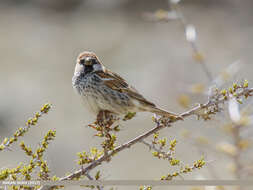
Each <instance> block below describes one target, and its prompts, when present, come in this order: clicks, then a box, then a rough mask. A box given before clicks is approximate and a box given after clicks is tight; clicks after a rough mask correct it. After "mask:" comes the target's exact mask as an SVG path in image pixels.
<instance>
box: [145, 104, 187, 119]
mask: <svg viewBox="0 0 253 190" xmlns="http://www.w3.org/2000/svg"><path fill="white" fill-rule="evenodd" d="M149 111H150V112H152V113H155V114H157V115H160V116H163V117H166V118H169V119H171V120H183V117H181V116H180V115H177V114H175V113H171V112H168V111H166V110H162V109H160V108H157V107H152V108H151V109H150V110H149Z"/></svg>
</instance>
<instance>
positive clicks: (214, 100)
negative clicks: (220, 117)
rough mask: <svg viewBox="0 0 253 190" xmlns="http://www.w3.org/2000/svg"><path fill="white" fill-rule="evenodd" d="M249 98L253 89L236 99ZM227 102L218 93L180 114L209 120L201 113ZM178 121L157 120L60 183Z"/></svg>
mask: <svg viewBox="0 0 253 190" xmlns="http://www.w3.org/2000/svg"><path fill="white" fill-rule="evenodd" d="M243 96H245V97H248V96H253V88H242V89H241V91H240V92H238V93H237V94H236V97H237V98H239V97H243ZM226 101H228V97H227V96H225V94H224V93H217V94H216V95H213V96H211V97H210V98H209V100H208V101H207V102H206V103H205V104H199V105H198V106H196V107H194V108H192V109H190V110H188V111H186V112H184V113H182V114H180V116H181V117H183V118H187V117H189V116H193V115H196V116H198V118H199V117H201V118H203V119H208V118H206V117H205V116H203V115H202V114H201V113H202V111H204V110H208V109H209V108H213V107H215V108H217V109H216V111H214V113H213V114H215V113H217V112H218V111H219V105H220V104H222V103H225V102H226ZM177 121H178V120H169V121H168V120H167V121H164V120H163V119H155V123H156V126H155V127H154V128H152V129H151V130H149V131H147V132H145V133H143V134H141V135H139V136H137V137H135V138H134V139H132V140H130V141H128V142H126V143H124V144H122V145H120V146H118V147H116V148H115V149H114V150H111V151H109V152H108V154H106V155H105V154H104V155H102V156H101V157H100V158H98V159H97V160H95V161H93V162H92V163H90V164H89V165H88V166H87V167H85V168H83V169H79V170H77V171H76V172H73V173H71V174H69V175H67V176H65V177H62V178H60V179H59V180H60V181H63V180H72V179H75V178H79V177H80V176H82V175H86V174H87V173H88V172H90V171H91V170H92V169H94V168H96V167H97V166H99V165H101V164H102V163H103V162H105V161H107V160H108V159H110V158H111V157H112V156H113V155H115V154H116V153H119V152H121V151H123V150H125V149H127V148H130V147H131V146H133V145H134V144H136V143H140V142H143V140H144V139H146V138H147V137H149V136H150V135H152V134H154V133H156V132H158V131H160V130H162V129H164V128H167V127H172V126H173V125H172V123H175V122H177ZM53 187H54V186H42V187H41V188H40V190H49V189H52V188H53Z"/></svg>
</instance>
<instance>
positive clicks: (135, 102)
mask: <svg viewBox="0 0 253 190" xmlns="http://www.w3.org/2000/svg"><path fill="white" fill-rule="evenodd" d="M72 86H73V88H74V89H75V91H76V92H77V93H78V94H79V95H80V97H81V100H82V102H83V103H84V105H85V107H86V108H87V110H88V111H89V112H90V113H92V114H95V115H96V116H97V117H98V115H99V114H100V112H101V111H108V112H110V113H112V114H115V115H118V116H124V115H126V114H128V113H131V112H151V113H154V114H156V115H159V116H161V117H165V118H169V119H182V117H181V116H179V115H177V114H175V113H172V112H168V111H166V110H163V109H161V108H159V107H157V106H156V105H155V104H154V103H152V102H151V101H149V100H147V99H146V98H144V97H143V95H141V94H140V93H139V92H138V91H137V90H136V89H135V88H134V87H133V86H131V85H129V84H128V82H126V80H124V79H123V78H122V77H121V76H120V75H119V74H117V73H115V72H112V71H110V70H109V69H107V68H106V67H105V66H104V65H103V64H102V62H101V61H100V60H99V58H98V57H97V56H96V54H95V53H93V52H90V51H84V52H82V53H80V54H79V56H78V57H77V60H76V66H75V70H74V75H73V77H72Z"/></svg>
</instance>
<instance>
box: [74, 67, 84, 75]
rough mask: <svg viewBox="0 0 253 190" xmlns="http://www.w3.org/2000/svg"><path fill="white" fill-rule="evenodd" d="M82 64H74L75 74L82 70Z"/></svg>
mask: <svg viewBox="0 0 253 190" xmlns="http://www.w3.org/2000/svg"><path fill="white" fill-rule="evenodd" d="M83 69H84V68H83V65H80V64H76V67H75V75H80V73H81V71H82V70H83Z"/></svg>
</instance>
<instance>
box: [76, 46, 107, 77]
mask: <svg viewBox="0 0 253 190" xmlns="http://www.w3.org/2000/svg"><path fill="white" fill-rule="evenodd" d="M103 70H104V66H103V65H102V63H101V62H100V61H99V59H98V57H97V56H96V54H95V53H93V52H88V51H85V52H82V53H80V54H79V56H78V57H77V61H76V67H75V74H85V75H86V74H88V73H92V72H95V71H103Z"/></svg>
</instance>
